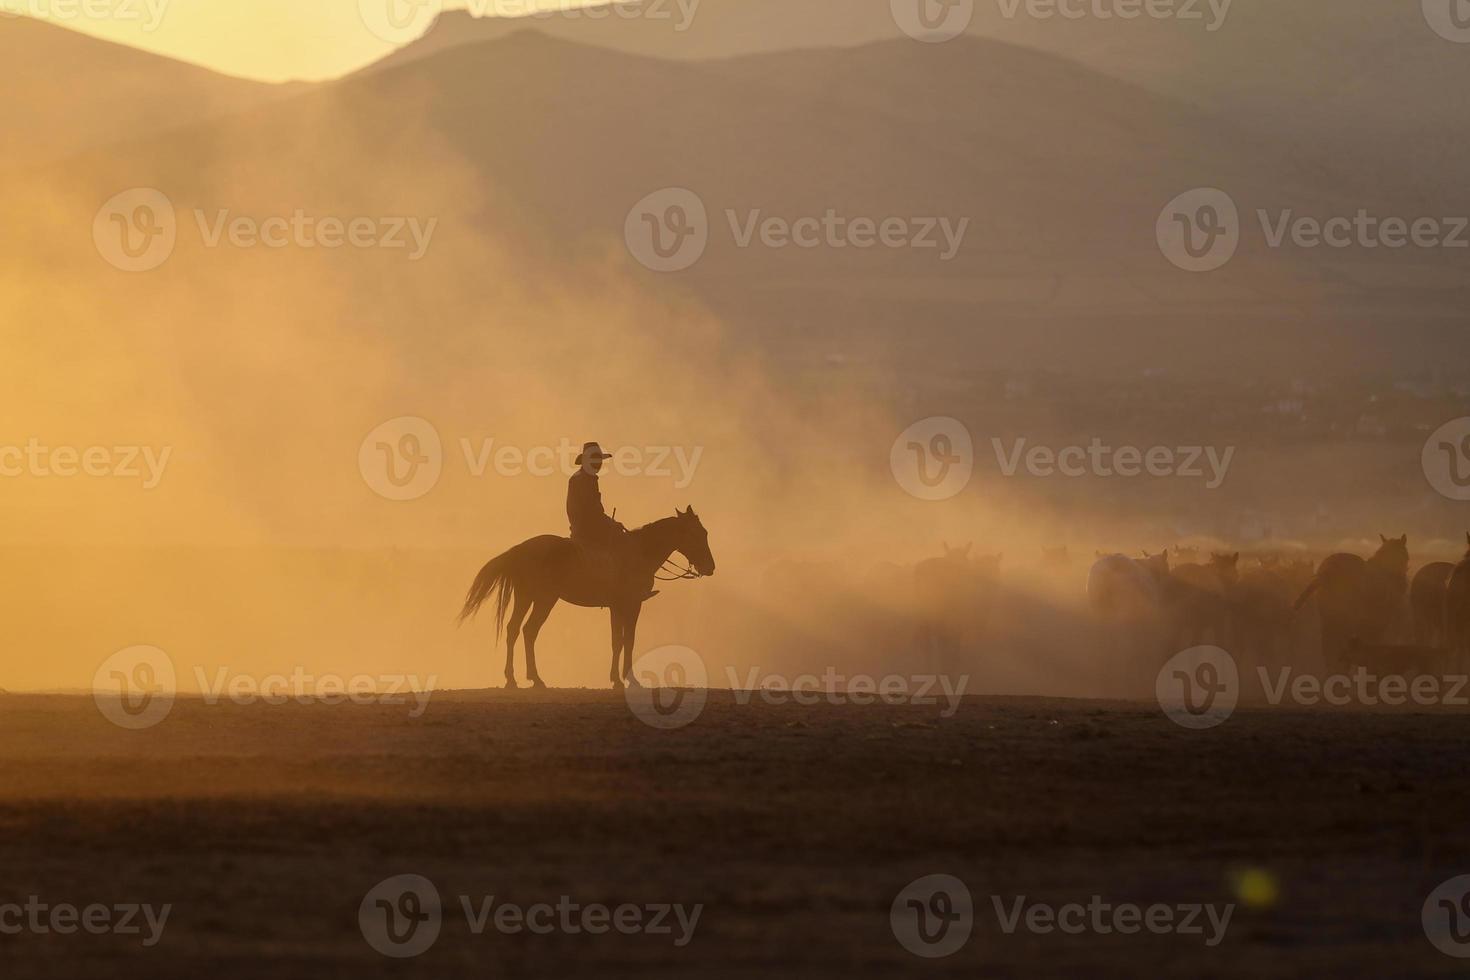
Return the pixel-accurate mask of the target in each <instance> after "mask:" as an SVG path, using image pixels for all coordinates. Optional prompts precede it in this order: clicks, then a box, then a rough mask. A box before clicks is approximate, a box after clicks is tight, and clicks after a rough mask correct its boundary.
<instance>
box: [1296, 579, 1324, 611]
mask: <svg viewBox="0 0 1470 980" xmlns="http://www.w3.org/2000/svg"><path fill="white" fill-rule="evenodd" d="M1319 584H1320V580H1319V579H1317V578H1313V579H1312V581H1310V582H1308V583H1307V587H1306V588H1305V589H1303V590H1302V594H1301V595H1299V596H1297V597H1296V602H1293V603H1292V604H1291V611H1292V612H1300V611H1301V608H1302V606H1305V605H1306V604H1307V600H1308V599H1310V598H1311V597H1312V593H1313V592H1316V591H1317V586H1318V585H1319Z"/></svg>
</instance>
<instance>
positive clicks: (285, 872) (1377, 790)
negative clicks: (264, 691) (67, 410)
mask: <svg viewBox="0 0 1470 980" xmlns="http://www.w3.org/2000/svg"><path fill="white" fill-rule="evenodd" d="M942 707H943V705H942V703H941V704H940V705H938V706H934V705H883V704H877V705H867V706H857V705H835V704H826V703H823V704H820V705H815V706H800V705H792V704H781V705H776V704H768V703H764V702H763V701H762V700H761V699H760V698H759V697H756V698H755V699H754V700H752V701H750V703H747V704H740V703H737V701H736V699H735V698H734V697H733V696H732V694H731V693H730V692H711V694H710V695H709V702H708V704H707V706H706V707H705V709H704V711H703V713H702V714H701V715H700V716H699V717H698V718H697V719H696V720H695V721H694V722H693V723H692V724H690V725H688V726H687V727H685V728H681V729H677V730H672V731H664V730H657V729H655V728H652V727H650V726H648V725H646V724H644V723H643V722H642V721H640V720H639V719H638V718H636V717H635V716H634V715H633V714H632V713H631V712H630V711H629V709H628V707H627V705H626V704H625V702H624V700H623V698H622V696H621V695H619V694H616V693H613V692H610V691H583V690H574V691H548V692H535V693H532V692H528V691H524V690H522V691H515V692H488V693H463V694H453V693H446V694H437V695H435V696H434V698H433V699H432V701H431V703H430V704H429V706H428V710H427V712H426V713H425V714H424V715H423V716H422V717H419V718H410V717H408V710H407V708H405V707H404V706H387V705H372V706H355V705H336V706H328V705H322V704H316V705H298V704H288V705H282V706H268V705H263V704H256V705H250V706H239V705H208V704H205V703H203V702H202V701H199V700H186V699H181V700H179V701H178V702H177V703H176V704H175V705H174V706H173V709H172V711H171V713H170V714H169V716H168V717H167V718H166V719H165V720H164V721H163V722H162V723H161V724H159V725H158V726H157V727H155V728H151V729H148V730H146V731H137V732H130V731H124V730H122V729H119V728H117V727H114V726H113V725H112V724H110V723H109V722H107V721H106V720H105V719H104V718H103V717H102V715H101V714H100V713H99V711H98V710H97V707H96V705H95V704H94V703H93V701H92V699H91V698H90V697H65V696H29V695H27V696H21V695H0V869H3V870H0V906H3V905H4V904H5V903H7V902H8V903H18V904H24V903H25V902H26V901H27V900H28V899H29V897H30V896H32V895H35V896H38V897H39V898H40V900H41V901H43V902H47V903H50V904H52V905H54V904H57V903H70V904H73V905H76V906H78V907H84V906H86V905H88V904H91V903H102V904H106V905H116V904H120V903H146V904H152V905H154V906H155V907H158V906H162V905H163V904H165V903H167V904H171V905H172V906H173V909H172V912H171V914H170V918H169V919H168V920H167V924H166V927H165V929H164V931H163V933H162V936H161V939H160V941H159V942H158V943H157V944H156V945H155V946H153V947H152V948H144V947H143V944H142V938H141V937H140V936H120V935H104V936H93V935H86V934H80V933H79V934H75V935H58V934H55V933H48V934H40V933H38V932H37V931H35V930H26V931H22V933H21V934H19V935H0V961H3V970H0V972H3V975H4V976H5V977H7V978H15V980H20V978H31V977H57V978H73V977H84V976H104V975H105V976H108V977H111V978H119V980H121V978H129V977H147V978H150V980H153V978H158V977H172V976H181V977H182V976H188V977H201V976H204V977H212V978H225V977H236V976H238V977H260V976H270V977H272V978H275V980H284V978H291V977H311V978H321V977H359V976H362V977H367V976H394V977H398V976H419V977H435V978H444V977H460V976H465V977H478V978H488V977H501V976H509V977H576V976H607V977H621V976H633V975H639V976H655V975H657V976H676V977H694V976H711V977H724V976H730V977H735V976H761V977H767V978H769V977H801V978H813V977H852V976H857V975H863V976H884V977H889V976H940V975H945V976H948V975H954V976H960V975H963V976H968V977H975V976H982V977H983V976H994V977H1016V976H1057V977H1072V976H1082V975H1087V976H1120V977H1122V976H1128V977H1133V976H1140V975H1170V976H1175V975H1177V976H1244V975H1249V976H1264V977H1273V976H1280V977H1287V976H1292V977H1296V976H1305V975H1319V974H1320V975H1335V976H1410V975H1422V976H1435V975H1450V974H1453V973H1458V972H1461V971H1462V969H1463V965H1464V964H1463V962H1462V961H1459V960H1456V959H1452V958H1450V957H1448V956H1446V955H1444V954H1442V953H1440V952H1438V951H1437V950H1436V949H1435V948H1434V947H1433V946H1432V945H1431V944H1430V942H1429V941H1428V939H1427V938H1426V936H1425V932H1424V929H1423V927H1422V925H1421V918H1420V910H1421V906H1422V905H1423V904H1424V902H1425V899H1426V898H1427V897H1428V896H1429V893H1430V892H1431V891H1432V890H1433V889H1434V887H1435V886H1436V885H1438V884H1439V883H1440V882H1442V881H1444V880H1445V879H1448V878H1451V877H1453V876H1455V875H1459V874H1464V873H1470V846H1467V834H1466V828H1467V825H1470V824H1467V818H1470V779H1467V777H1466V767H1467V759H1470V714H1466V713H1464V712H1456V711H1452V710H1437V711H1428V712H1426V711H1422V710H1421V711H1418V712H1407V711H1401V712H1394V713H1389V712H1366V711H1352V712H1349V711H1335V710H1327V709H1324V710H1308V709H1293V710H1287V709H1279V708H1278V709H1242V710H1241V711H1239V712H1237V714H1236V715H1235V716H1234V717H1233V718H1231V719H1230V720H1229V721H1228V722H1227V723H1226V724H1224V725H1222V726H1220V727H1219V728H1216V729H1212V730H1208V731H1187V730H1184V729H1182V728H1180V727H1178V726H1176V725H1174V724H1173V723H1172V722H1170V721H1169V720H1167V719H1166V718H1165V717H1164V716H1163V715H1162V714H1161V713H1160V712H1159V710H1158V709H1157V708H1156V707H1154V706H1152V705H1149V704H1144V703H1120V702H1089V701H1061V700H1047V699H1033V698H967V699H965V701H964V703H963V705H962V706H960V708H959V710H958V711H957V712H956V713H955V714H954V715H953V717H949V718H944V717H941V716H940V712H941V709H942ZM402 874H414V875H422V876H423V877H425V878H427V879H429V880H430V881H432V882H433V884H434V886H435V887H436V889H437V891H438V893H439V895H440V897H441V900H442V903H443V909H444V912H443V918H442V931H441V933H440V934H439V936H438V939H437V941H436V942H434V943H433V945H432V946H431V947H430V948H428V950H427V951H426V952H424V953H423V954H422V955H419V956H417V957H414V958H406V959H390V958H388V957H385V956H383V955H380V954H379V953H378V952H375V951H374V950H373V949H372V948H371V947H370V946H369V944H368V941H367V939H366V938H365V935H364V932H363V929H362V927H361V925H360V920H359V907H360V906H361V905H363V904H364V898H365V896H367V895H368V893H369V891H370V890H371V889H373V888H374V886H376V885H378V883H379V882H381V881H383V880H384V879H387V878H390V877H392V876H396V875H402ZM930 874H946V875H951V876H954V877H955V878H958V879H960V880H961V881H963V882H964V883H965V884H966V885H967V887H968V889H969V890H970V892H971V893H972V895H973V900H974V909H975V912H974V926H973V934H972V935H971V936H970V937H969V939H968V942H967V943H966V944H965V945H964V946H963V947H962V948H960V949H959V950H958V951H957V952H955V953H953V954H952V955H949V956H947V957H945V958H941V959H927V958H920V957H918V956H916V955H914V954H913V953H910V952H908V951H907V950H906V949H905V948H904V947H903V946H902V945H900V942H899V941H898V939H897V938H896V937H895V932H894V927H893V925H892V922H891V919H890V907H891V906H892V905H893V904H894V902H895V899H896V898H897V897H898V896H899V893H900V892H901V891H902V890H903V889H904V888H905V886H907V885H908V884H909V883H910V882H911V881H914V880H915V879H917V878H920V877H922V876H925V875H930ZM1243 875H1244V876H1245V877H1244V878H1243V877H1242V876H1243ZM1242 881H1253V882H1255V883H1256V885H1255V887H1252V888H1245V887H1243V886H1242V885H1241V882H1242ZM1263 882H1267V883H1269V886H1263V885H1262V883H1263ZM1273 893H1274V894H1273ZM492 895H493V896H495V897H496V898H495V901H496V902H497V903H512V904H514V905H518V906H521V907H522V908H527V907H530V906H532V905H535V904H536V903H543V902H544V903H548V904H551V905H555V904H556V903H557V902H558V901H562V900H563V898H562V897H563V896H566V897H567V899H566V900H569V901H570V902H575V903H578V905H579V906H587V905H595V904H597V903H601V904H604V905H606V906H609V907H613V908H615V907H616V906H618V905H620V904H624V903H631V904H634V905H639V906H647V905H651V904H665V903H666V904H675V903H680V904H683V905H684V906H685V907H686V908H688V907H691V906H693V905H695V904H700V905H702V906H703V908H702V910H701V912H700V917H699V919H698V920H697V924H696V925H695V927H694V928H693V931H692V934H690V935H689V939H688V942H687V943H686V944H684V945H682V946H678V945H676V944H675V940H676V939H677V938H678V934H679V930H678V928H674V929H673V930H672V934H659V935H654V934H648V933H638V934H622V933H619V932H615V931H609V932H607V933H605V934H600V935H592V934H588V933H587V932H582V931H579V932H577V933H575V934H573V933H571V932H569V931H566V930H560V929H558V930H556V931H553V932H551V933H550V934H531V933H529V932H527V931H525V930H522V931H520V932H515V933H512V932H509V931H498V930H496V929H495V928H494V926H493V925H492V926H490V927H489V928H486V929H485V930H484V931H483V932H482V933H481V934H478V935H476V934H475V933H474V932H473V931H472V929H471V926H470V920H469V919H468V918H467V917H466V915H465V914H464V912H463V909H462V907H461V902H460V896H467V897H469V898H470V901H471V904H472V907H474V906H478V905H479V903H481V902H482V901H483V900H484V899H486V898H487V897H488V896H492ZM992 896H995V897H998V899H999V900H1000V901H1001V903H1002V905H1004V906H1005V907H1006V908H1007V909H1009V908H1010V907H1012V905H1013V903H1014V902H1015V901H1016V899H1017V898H1018V897H1019V896H1026V899H1025V903H1026V905H1028V906H1029V905H1030V904H1032V903H1038V902H1041V903H1047V904H1050V905H1053V906H1060V905H1063V904H1065V903H1068V902H1081V903H1083V904H1087V903H1088V902H1089V901H1091V900H1092V896H1100V900H1101V901H1104V902H1108V903H1111V904H1117V903H1127V902H1131V903H1137V904H1138V905H1141V906H1147V905H1150V904H1153V903H1164V904H1168V905H1172V906H1178V905H1182V904H1187V903H1205V904H1209V903H1214V904H1216V905H1223V904H1225V903H1235V905H1236V906H1237V907H1236V908H1235V910H1234V912H1233V916H1232V918H1231V920H1230V921H1229V925H1228V928H1227V930H1226V932H1225V934H1224V938H1223V940H1222V941H1220V942H1219V943H1218V945H1215V946H1213V947H1209V946H1207V945H1206V939H1207V938H1208V929H1206V935H1181V934H1176V933H1167V934H1158V935H1155V934H1150V933H1147V932H1139V933H1137V934H1131V935H1124V934H1119V933H1117V932H1112V933H1108V934H1102V933H1099V932H1097V931H1093V930H1087V931H1084V932H1082V933H1080V934H1075V935H1073V934H1062V933H1059V932H1056V931H1053V932H1050V933H1039V932H1035V933H1033V932H1028V931H1026V930H1025V928H1024V926H1023V927H1022V928H1019V929H1016V930H1015V931H1013V932H1011V933H1007V932H1006V931H1004V930H1003V929H1002V927H1001V925H1000V924H999V921H998V918H997V914H996V912H995V909H994V904H993V899H992ZM1247 899H1249V901H1247ZM3 921H4V920H3V919H0V925H3Z"/></svg>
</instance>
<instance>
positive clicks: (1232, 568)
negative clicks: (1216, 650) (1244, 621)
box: [1164, 549, 1240, 647]
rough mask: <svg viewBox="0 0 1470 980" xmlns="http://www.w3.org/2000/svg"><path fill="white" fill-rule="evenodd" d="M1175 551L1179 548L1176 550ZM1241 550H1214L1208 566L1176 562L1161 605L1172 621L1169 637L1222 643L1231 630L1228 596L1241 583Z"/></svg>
mask: <svg viewBox="0 0 1470 980" xmlns="http://www.w3.org/2000/svg"><path fill="white" fill-rule="evenodd" d="M1175 550H1176V552H1177V550H1178V549H1175ZM1239 563H1240V552H1238V551H1237V552H1235V553H1234V554H1230V555H1225V554H1220V553H1219V552H1214V553H1212V554H1211V555H1210V563H1209V564H1208V565H1198V564H1193V563H1190V564H1184V565H1176V566H1174V568H1172V569H1171V570H1170V571H1169V578H1168V581H1167V583H1166V584H1165V586H1164V604H1165V606H1166V607H1167V608H1168V612H1169V616H1170V619H1171V620H1172V623H1171V625H1172V632H1173V635H1172V636H1171V640H1173V641H1175V642H1176V644H1177V643H1180V642H1182V643H1183V645H1184V646H1186V647H1188V646H1195V645H1197V644H1200V643H1203V642H1205V639H1206V638H1207V637H1208V638H1209V639H1210V640H1211V641H1212V642H1213V643H1215V644H1216V645H1217V646H1224V645H1225V644H1226V642H1227V634H1228V633H1229V632H1230V597H1231V594H1232V593H1233V591H1234V589H1235V587H1236V585H1237V584H1238V583H1239V582H1240V572H1239V570H1238V567H1237V566H1238V565H1239Z"/></svg>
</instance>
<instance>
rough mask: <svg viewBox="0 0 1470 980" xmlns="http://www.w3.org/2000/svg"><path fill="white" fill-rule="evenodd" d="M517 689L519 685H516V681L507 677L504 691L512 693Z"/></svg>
mask: <svg viewBox="0 0 1470 980" xmlns="http://www.w3.org/2000/svg"><path fill="white" fill-rule="evenodd" d="M518 687H520V685H519V684H517V683H516V679H515V678H514V677H507V678H506V679H505V689H506V690H507V691H514V690H515V689H516V688H518Z"/></svg>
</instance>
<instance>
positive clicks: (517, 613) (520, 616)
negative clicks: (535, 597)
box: [505, 592, 531, 688]
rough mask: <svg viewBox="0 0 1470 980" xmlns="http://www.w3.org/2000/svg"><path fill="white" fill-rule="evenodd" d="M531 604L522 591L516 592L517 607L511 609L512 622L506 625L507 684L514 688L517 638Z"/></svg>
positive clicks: (508, 686)
mask: <svg viewBox="0 0 1470 980" xmlns="http://www.w3.org/2000/svg"><path fill="white" fill-rule="evenodd" d="M530 608H531V604H530V603H529V602H527V601H526V597H525V596H524V595H522V594H521V593H519V592H517V593H516V604H515V607H514V608H512V609H511V611H510V622H509V623H508V624H507V625H506V627H505V686H506V687H507V688H512V687H515V686H516V671H515V665H516V640H518V639H520V636H521V623H523V622H525V619H526V612H527V611H528V610H529V609H530Z"/></svg>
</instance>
